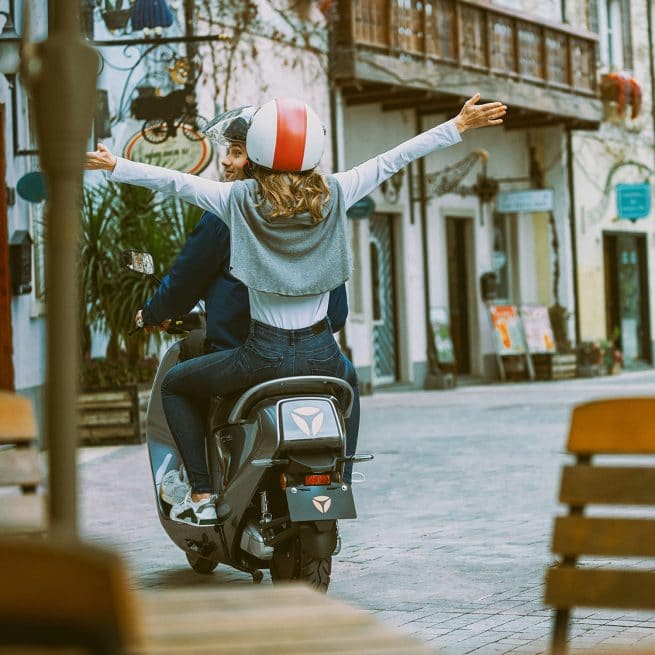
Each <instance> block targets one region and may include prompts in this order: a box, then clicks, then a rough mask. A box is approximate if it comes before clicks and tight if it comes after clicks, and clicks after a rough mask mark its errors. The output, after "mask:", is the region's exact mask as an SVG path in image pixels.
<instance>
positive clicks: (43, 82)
mask: <svg viewBox="0 0 655 655" xmlns="http://www.w3.org/2000/svg"><path fill="white" fill-rule="evenodd" d="M26 4H27V2H26ZM51 6H52V7H53V14H54V15H52V16H50V21H49V22H50V33H49V35H48V38H47V40H46V41H44V42H43V43H40V44H37V45H36V46H34V45H30V44H28V46H27V47H26V48H24V51H23V58H22V73H23V79H24V80H25V82H26V84H27V85H28V86H29V87H30V90H31V92H32V94H33V96H34V105H35V111H36V123H37V133H38V139H39V149H40V155H41V166H42V169H43V173H44V175H45V178H46V185H47V189H48V202H47V210H46V211H47V214H46V221H47V245H46V262H47V270H46V289H47V294H48V321H47V323H48V337H47V350H48V363H47V391H46V394H47V396H46V442H47V444H48V447H49V451H50V461H49V479H50V485H49V498H50V508H49V510H50V525H51V528H52V530H53V532H56V533H59V534H60V535H61V536H65V537H75V535H76V533H77V505H76V501H77V498H76V491H77V489H76V488H77V485H76V479H77V472H76V452H75V449H76V446H77V422H76V412H75V401H76V394H77V383H78V350H79V347H78V319H77V295H78V294H77V270H76V269H77V249H78V225H79V218H78V217H79V207H80V187H81V182H82V165H83V159H84V153H85V150H86V146H87V142H88V139H89V135H90V129H91V119H92V116H93V111H94V108H95V80H96V75H97V69H98V61H97V55H96V53H95V51H94V50H93V49H92V48H90V47H89V46H87V45H85V44H84V43H83V42H82V39H81V37H80V27H79V15H78V12H79V2H78V1H76V0H53V2H52V5H51ZM24 30H27V27H26V26H24Z"/></svg>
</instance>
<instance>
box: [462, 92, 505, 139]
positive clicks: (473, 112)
mask: <svg viewBox="0 0 655 655" xmlns="http://www.w3.org/2000/svg"><path fill="white" fill-rule="evenodd" d="M479 100H480V94H479V93H476V94H475V95H474V96H473V97H472V98H469V99H468V100H467V101H466V102H465V103H464V106H463V107H462V109H461V111H460V112H459V114H457V116H455V125H456V126H457V129H458V130H459V131H460V133H462V132H466V130H473V129H475V128H476V127H487V126H489V125H500V124H501V123H502V122H503V116H504V115H505V114H506V113H507V106H506V105H504V104H503V103H502V102H487V103H485V104H484V105H478V104H476V103H477V102H478V101H479Z"/></svg>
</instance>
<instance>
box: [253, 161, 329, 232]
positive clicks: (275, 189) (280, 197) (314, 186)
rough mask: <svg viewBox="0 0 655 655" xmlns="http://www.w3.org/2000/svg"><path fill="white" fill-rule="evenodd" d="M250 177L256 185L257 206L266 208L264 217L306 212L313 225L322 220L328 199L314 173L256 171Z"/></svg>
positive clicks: (325, 187)
mask: <svg viewBox="0 0 655 655" xmlns="http://www.w3.org/2000/svg"><path fill="white" fill-rule="evenodd" d="M253 177H254V178H255V179H256V180H257V183H258V185H259V195H260V197H261V200H260V201H259V203H258V205H257V206H258V207H262V206H264V207H266V210H267V211H266V218H267V219H268V220H270V221H274V220H275V219H276V218H288V217H289V216H294V215H295V214H301V213H303V212H309V213H310V214H311V216H312V221H313V222H314V223H319V222H320V221H322V220H323V218H324V216H323V207H324V206H325V204H326V203H327V202H328V200H329V199H330V189H329V188H328V185H327V182H326V181H325V178H324V177H323V175H321V174H320V173H318V172H316V171H315V170H311V171H305V172H303V173H280V172H278V171H270V170H268V169H265V168H259V167H258V168H256V169H255V170H254V172H253Z"/></svg>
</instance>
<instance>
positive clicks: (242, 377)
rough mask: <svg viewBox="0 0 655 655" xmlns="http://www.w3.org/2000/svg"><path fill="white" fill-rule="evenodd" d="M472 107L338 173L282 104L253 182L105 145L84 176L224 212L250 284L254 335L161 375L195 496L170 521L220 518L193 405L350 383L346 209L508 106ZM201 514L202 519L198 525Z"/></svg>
mask: <svg viewBox="0 0 655 655" xmlns="http://www.w3.org/2000/svg"><path fill="white" fill-rule="evenodd" d="M479 97H480V96H479V94H478V95H476V96H474V97H473V98H471V99H470V100H468V101H467V102H466V103H465V104H464V106H463V108H462V110H461V111H460V113H459V114H458V115H457V116H456V117H455V118H454V119H452V120H450V121H448V122H446V123H443V124H442V125H439V126H437V127H434V128H432V129H431V130H428V131H426V132H424V133H423V134H420V135H418V136H416V137H414V138H412V139H409V140H408V141H406V142H404V143H402V144H400V145H399V146H397V147H396V148H394V149H392V150H390V151H388V152H386V153H384V154H382V155H378V156H377V157H374V158H373V159H370V160H369V161H367V162H365V163H363V164H361V165H359V166H357V167H355V168H353V169H351V170H349V171H346V172H343V173H337V174H335V175H327V176H324V175H322V174H321V173H319V172H317V171H316V170H315V169H316V166H317V165H318V163H319V161H320V159H321V156H322V154H323V148H324V144H325V129H324V127H323V125H322V124H321V122H320V120H319V119H318V117H317V116H316V114H315V113H314V112H313V111H312V109H311V108H309V107H308V106H307V105H305V104H304V103H302V102H300V101H298V100H293V99H277V100H273V101H271V102H268V103H266V104H265V105H262V106H261V107H260V108H259V109H258V110H257V111H256V112H255V113H254V115H253V116H252V120H251V121H250V125H249V129H248V133H247V140H246V149H247V153H248V157H249V159H250V161H251V162H252V163H253V168H254V170H253V179H250V180H244V181H239V182H218V183H216V182H213V181H211V180H206V179H203V178H198V177H195V176H193V175H187V174H184V173H179V172H176V171H171V170H168V169H164V168H159V167H154V166H149V165H147V164H140V163H136V162H131V161H128V160H125V159H121V158H117V157H115V156H114V155H112V154H111V153H110V152H109V151H108V150H107V149H106V148H104V146H100V145H99V146H98V150H97V151H96V152H94V153H88V155H87V168H88V169H104V170H108V171H111V178H112V179H113V180H115V181H118V182H127V183H130V184H137V185H140V186H145V187H148V188H151V189H153V190H156V191H161V192H164V193H168V194H176V195H178V196H179V197H181V198H182V199H184V200H187V201H188V202H191V203H193V204H196V205H198V206H199V207H202V208H203V209H206V210H208V211H211V212H213V213H215V214H216V215H217V216H219V217H220V218H221V219H222V220H223V221H224V222H225V223H226V224H227V225H228V227H229V228H230V230H231V266H232V271H231V272H232V274H233V275H234V276H235V277H237V278H239V279H240V280H241V281H242V282H243V283H244V284H245V285H246V286H247V287H248V289H249V302H250V313H251V317H252V321H251V326H250V332H249V336H248V339H247V341H246V343H245V344H244V345H243V346H241V347H239V348H235V349H233V350H228V351H222V352H218V353H211V354H208V355H205V356H203V357H198V358H196V359H193V360H189V361H186V362H182V363H180V364H178V365H177V366H175V367H174V368H173V369H171V371H170V372H169V373H168V375H167V376H166V378H165V380H164V383H163V385H162V400H163V404H164V410H165V413H166V418H167V420H168V423H169V425H170V428H171V431H172V433H173V435H174V437H175V440H176V442H177V445H178V447H179V449H180V453H181V455H182V459H183V460H184V463H185V465H186V469H187V472H188V475H189V481H190V483H191V488H192V493H191V494H189V495H188V496H187V498H186V499H185V500H184V501H182V502H181V503H178V505H176V506H174V507H173V508H172V509H171V518H174V519H177V520H184V519H183V518H182V516H184V517H191V518H190V520H191V521H192V522H200V521H203V522H205V521H211V520H212V519H213V520H215V517H216V513H215V506H214V504H213V503H211V502H208V499H209V498H210V494H211V485H210V480H209V476H208V473H207V466H206V461H205V454H204V439H203V417H202V415H201V413H200V412H198V411H197V408H196V406H195V404H194V398H197V397H203V396H215V395H225V394H227V393H230V392H233V391H236V390H238V389H241V388H244V387H249V386H252V385H254V384H258V383H260V382H263V381H266V380H271V379H274V378H277V377H286V376H292V375H306V374H310V375H333V376H335V377H342V378H344V379H348V377H349V376H348V375H347V370H348V367H347V365H346V360H345V358H344V357H343V356H342V354H341V352H340V350H339V348H338V346H337V344H336V341H335V339H334V337H333V336H332V332H331V330H330V326H329V321H328V320H327V318H326V315H327V302H328V296H329V292H330V290H331V289H334V288H335V287H337V286H339V285H340V284H342V283H343V282H344V281H345V280H347V279H348V278H349V277H350V273H351V271H352V259H351V254H350V250H349V236H348V228H347V219H346V210H347V209H348V207H350V206H352V205H353V204H354V203H355V202H356V201H357V200H359V199H361V198H362V197H364V196H365V195H367V194H368V193H370V192H371V191H372V190H373V189H374V188H375V187H376V186H378V185H379V184H380V183H381V182H383V181H384V180H386V179H388V178H389V177H391V175H393V174H394V173H396V172H397V171H398V170H400V169H401V168H403V167H404V166H405V165H407V164H408V163H410V162H411V161H414V160H416V159H418V158H419V157H422V156H424V155H426V154H428V153H430V152H433V151H434V150H437V149H439V148H443V147H447V146H450V145H453V144H455V143H458V142H459V141H461V136H460V134H461V133H462V132H464V131H466V130H467V129H471V128H476V127H483V126H487V125H498V124H500V123H502V116H503V115H504V114H505V111H506V107H505V106H504V105H503V104H502V103H499V102H496V103H488V104H485V105H480V106H478V105H476V103H477V101H478V100H479ZM194 519H195V520H194Z"/></svg>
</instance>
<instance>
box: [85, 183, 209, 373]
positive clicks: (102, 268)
mask: <svg viewBox="0 0 655 655" xmlns="http://www.w3.org/2000/svg"><path fill="white" fill-rule="evenodd" d="M199 215H200V210H198V209H196V208H194V207H191V206H189V205H186V204H185V203H182V202H180V201H179V200H177V199H175V198H168V199H163V200H162V199H160V198H158V197H157V196H156V195H155V194H154V193H153V192H152V191H149V190H147V189H141V188H139V187H128V186H121V187H118V186H116V185H114V184H111V183H109V184H106V185H104V186H101V187H93V188H87V189H85V195H84V202H83V211H82V225H83V230H82V232H83V238H82V249H81V262H80V265H81V271H82V274H81V284H80V291H81V303H80V304H81V310H82V311H81V314H80V315H81V317H82V321H83V324H82V325H83V328H85V327H86V329H87V334H88V327H89V326H90V325H94V326H95V327H98V328H100V329H101V330H102V331H104V332H105V333H106V334H107V335H108V338H109V341H108V346H107V353H106V356H107V360H108V361H109V362H112V361H114V362H115V361H116V360H117V359H118V358H120V357H121V356H125V355H127V359H128V360H129V362H130V364H131V365H133V366H136V362H137V361H138V360H139V359H141V358H142V357H143V354H144V351H145V347H146V344H147V340H148V337H146V335H145V334H143V333H138V334H136V335H134V336H132V337H129V338H128V332H129V331H130V330H131V328H132V327H133V326H134V315H135V313H136V311H137V310H138V309H139V308H140V307H143V305H144V304H145V302H146V301H147V300H148V299H149V298H150V297H151V296H152V294H153V293H154V292H155V291H156V289H157V284H156V282H155V281H154V280H153V279H152V278H150V277H147V276H144V275H137V274H135V273H133V272H132V271H129V270H127V269H125V268H123V266H122V262H121V255H122V252H123V250H128V249H136V250H146V251H148V252H149V253H151V254H152V256H153V259H154V261H155V264H156V266H157V269H158V273H159V274H160V277H161V273H163V272H164V271H166V270H168V268H169V267H170V266H171V264H172V263H173V260H174V259H175V257H176V256H177V254H178V252H179V250H180V248H181V247H182V244H183V243H184V241H185V239H186V236H187V234H188V233H189V232H190V230H191V229H192V227H193V226H194V225H195V223H196V222H197V221H198V218H199ZM89 353H90V341H89V343H88V349H87V351H86V352H85V353H84V355H85V356H86V357H87V358H88V356H89Z"/></svg>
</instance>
